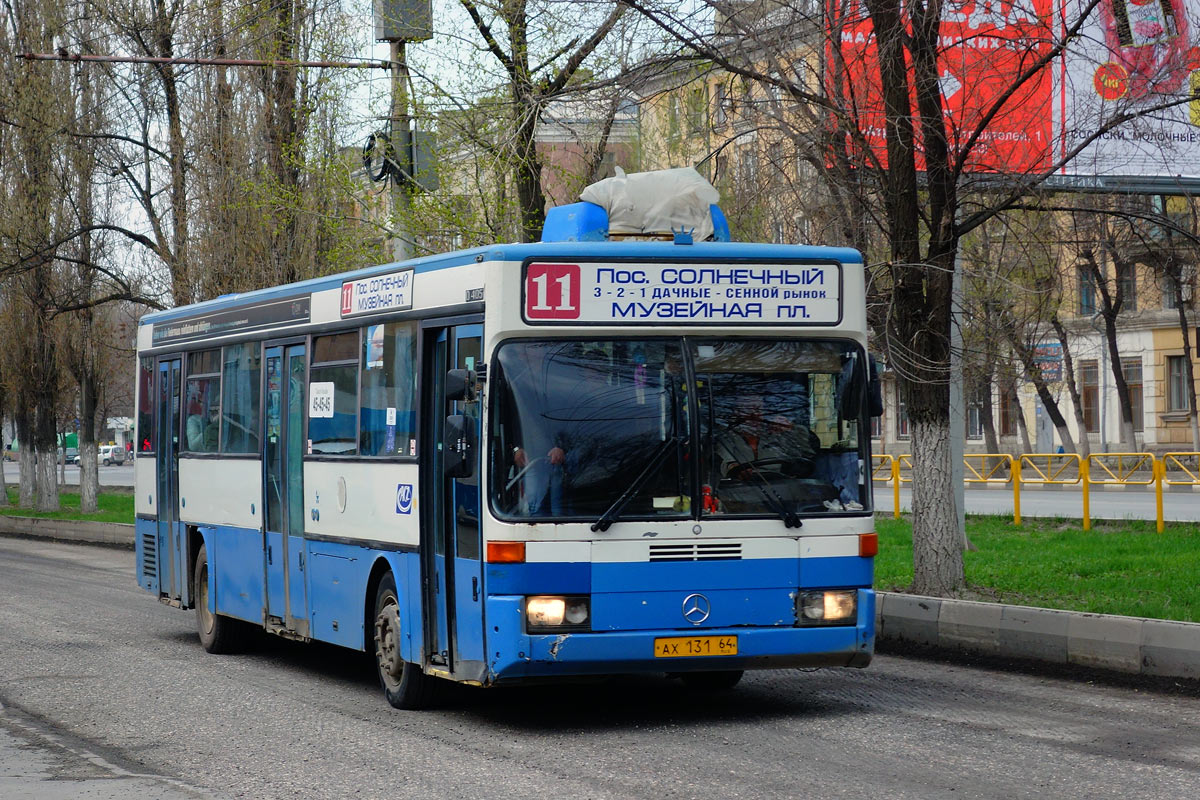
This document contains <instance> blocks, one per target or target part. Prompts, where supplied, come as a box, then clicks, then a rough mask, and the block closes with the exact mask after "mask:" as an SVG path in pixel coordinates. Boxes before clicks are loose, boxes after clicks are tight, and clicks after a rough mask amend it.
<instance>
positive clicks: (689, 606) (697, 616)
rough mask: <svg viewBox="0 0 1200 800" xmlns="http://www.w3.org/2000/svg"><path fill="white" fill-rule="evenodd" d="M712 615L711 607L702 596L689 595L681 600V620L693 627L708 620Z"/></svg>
mask: <svg viewBox="0 0 1200 800" xmlns="http://www.w3.org/2000/svg"><path fill="white" fill-rule="evenodd" d="M711 613H712V605H711V604H709V602H708V598H707V597H705V596H704V595H702V594H689V595H688V596H687V597H685V598H683V618H684V619H686V620H687V621H688V622H690V623H692V624H693V625H699V624H700V623H701V622H704V620H706V619H708V615H709V614H711Z"/></svg>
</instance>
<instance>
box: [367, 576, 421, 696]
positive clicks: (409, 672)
mask: <svg viewBox="0 0 1200 800" xmlns="http://www.w3.org/2000/svg"><path fill="white" fill-rule="evenodd" d="M400 642H401V638H400V601H399V600H398V599H397V595H396V579H395V578H394V577H392V573H390V572H388V573H386V574H385V575H384V576H383V578H382V579H380V581H379V588H378V589H377V590H376V592H375V666H376V669H377V671H378V672H379V685H380V686H382V687H383V695H384V697H386V698H387V701H388V703H390V704H391V705H392V707H393V708H401V709H418V708H425V707H427V706H429V705H430V703H431V702H432V700H433V685H432V684H433V680H434V679H433V678H431V677H430V676H428V675H426V674H425V673H424V672H422V671H421V667H420V666H419V665H417V664H413V663H410V662H408V661H405V660H404V658H403V656H402V655H401V653H400Z"/></svg>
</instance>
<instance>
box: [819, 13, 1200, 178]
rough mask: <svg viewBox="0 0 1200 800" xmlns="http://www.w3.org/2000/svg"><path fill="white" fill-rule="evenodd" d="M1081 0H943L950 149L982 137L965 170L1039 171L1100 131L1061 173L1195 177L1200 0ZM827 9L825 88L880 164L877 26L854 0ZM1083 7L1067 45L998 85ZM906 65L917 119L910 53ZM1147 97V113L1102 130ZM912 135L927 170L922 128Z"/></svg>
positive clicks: (1051, 42)
mask: <svg viewBox="0 0 1200 800" xmlns="http://www.w3.org/2000/svg"><path fill="white" fill-rule="evenodd" d="M1088 6H1089V4H1088V2H1087V0H947V2H946V4H945V6H944V9H943V12H942V20H941V25H940V29H939V33H938V37H939V38H938V88H939V90H940V95H941V103H942V108H943V114H944V116H945V122H946V130H947V136H948V138H949V145H950V148H951V150H952V151H961V150H962V148H963V147H964V146H965V145H966V144H967V142H968V141H969V139H970V137H972V136H977V139H976V142H975V144H974V145H973V148H972V151H971V156H970V158H969V160H968V162H967V164H966V165H965V169H966V171H969V172H983V173H989V172H990V173H1017V174H1019V173H1027V172H1032V171H1041V170H1047V169H1049V168H1050V167H1051V166H1052V165H1053V164H1055V163H1056V162H1057V161H1059V160H1061V159H1064V158H1066V157H1068V156H1069V155H1070V154H1071V152H1072V148H1073V147H1075V146H1077V145H1079V144H1081V143H1082V142H1083V141H1085V140H1087V139H1090V138H1096V141H1095V142H1094V143H1093V144H1091V145H1089V146H1088V147H1086V148H1085V149H1084V150H1083V151H1082V152H1081V153H1080V154H1079V156H1080V157H1079V158H1077V159H1076V160H1075V161H1074V162H1073V163H1071V164H1069V165H1068V166H1066V167H1065V168H1063V169H1061V170H1059V171H1060V172H1061V173H1063V174H1082V175H1130V176H1133V175H1141V176H1171V177H1172V178H1179V177H1187V176H1200V127H1197V126H1198V125H1200V111H1198V110H1197V109H1193V108H1191V107H1190V105H1195V103H1192V104H1190V105H1189V103H1187V102H1186V100H1187V93H1188V92H1189V91H1190V90H1191V89H1192V88H1193V86H1194V87H1195V88H1200V79H1198V77H1197V76H1198V75H1200V73H1197V72H1193V70H1194V69H1195V68H1196V67H1197V65H1198V64H1200V60H1198V59H1197V58H1196V53H1197V50H1196V48H1195V47H1194V46H1193V42H1192V36H1193V35H1194V32H1195V31H1196V30H1197V27H1198V26H1197V25H1196V24H1195V22H1194V17H1195V15H1196V12H1197V10H1198V9H1200V0H1101V2H1100V4H1099V6H1098V7H1093V8H1089V7H1088ZM903 8H904V4H903V3H902V4H901V9H903ZM826 11H827V13H826V26H827V40H826V65H827V67H826V78H825V80H826V91H827V92H828V93H829V94H830V96H832V97H835V98H836V102H837V105H838V106H839V107H842V108H846V109H848V111H849V112H850V116H851V118H852V120H853V123H854V124H856V126H857V128H858V130H859V131H861V132H862V133H863V134H864V140H865V141H864V144H865V146H866V148H868V149H869V150H870V151H871V152H873V153H874V154H876V156H877V157H878V158H879V159H880V160H881V161H882V162H883V163H886V146H885V137H884V113H883V102H882V97H881V94H880V89H879V85H880V78H879V56H878V50H877V48H876V42H875V30H874V26H873V24H872V22H871V19H870V16H869V15H868V14H867V11H866V8H865V5H864V3H863V0H827V6H826ZM1085 12H1088V17H1089V18H1088V19H1087V20H1086V21H1085V24H1084V25H1083V26H1082V28H1081V29H1080V35H1079V36H1077V37H1076V38H1074V39H1073V40H1072V44H1071V46H1070V47H1069V48H1067V49H1066V50H1065V51H1064V52H1063V53H1062V54H1061V55H1057V56H1055V57H1054V58H1053V59H1052V60H1050V61H1049V63H1048V64H1047V66H1046V68H1044V69H1042V70H1040V71H1039V72H1038V73H1037V74H1036V75H1035V76H1034V77H1033V78H1032V79H1029V80H1027V81H1026V82H1025V83H1023V84H1022V85H1021V86H1020V87H1019V88H1018V89H1016V90H1015V91H1013V92H1012V94H1011V95H1009V96H1006V95H1005V93H1006V92H1008V91H1010V90H1011V89H1012V87H1013V85H1014V82H1015V79H1016V78H1017V76H1020V75H1024V74H1026V73H1027V72H1028V71H1029V70H1030V68H1031V67H1033V66H1034V65H1035V64H1037V63H1038V62H1039V59H1045V58H1046V57H1047V55H1048V54H1050V53H1051V52H1053V49H1054V47H1055V46H1056V44H1057V43H1058V42H1059V41H1061V39H1062V37H1063V36H1064V35H1065V32H1066V31H1067V30H1068V29H1070V28H1071V27H1072V26H1074V24H1075V23H1076V22H1077V21H1078V20H1079V18H1080V15H1081V14H1083V13H1085ZM906 57H907V54H906ZM1189 75H1190V78H1191V80H1190V81H1189V80H1188V78H1189ZM908 76H909V82H910V103H912V107H913V119H914V121H916V120H918V119H919V115H918V114H917V110H916V98H915V88H914V87H912V86H911V82H912V79H913V72H912V68H911V63H910V64H909V70H908ZM1172 102H1176V103H1177V104H1176V105H1171V104H1172ZM1143 109H1144V110H1145V111H1147V112H1152V113H1147V114H1146V115H1145V116H1143V117H1141V118H1140V119H1137V120H1134V121H1133V122H1130V123H1123V124H1122V125H1121V126H1119V127H1118V128H1116V129H1114V130H1112V131H1104V130H1103V129H1104V127H1105V126H1106V125H1109V124H1111V122H1112V121H1113V120H1115V119H1117V118H1118V117H1120V116H1122V115H1125V116H1127V115H1129V114H1130V113H1133V114H1138V113H1140V111H1141V110H1143ZM989 114H991V115H993V116H990V117H989V116H988V115H989ZM915 133H916V136H917V148H918V165H917V166H918V168H919V169H923V168H924V164H923V162H922V161H921V150H922V147H921V141H920V136H921V131H920V130H919V128H918V129H917V130H916V132H915ZM860 155H861V153H860Z"/></svg>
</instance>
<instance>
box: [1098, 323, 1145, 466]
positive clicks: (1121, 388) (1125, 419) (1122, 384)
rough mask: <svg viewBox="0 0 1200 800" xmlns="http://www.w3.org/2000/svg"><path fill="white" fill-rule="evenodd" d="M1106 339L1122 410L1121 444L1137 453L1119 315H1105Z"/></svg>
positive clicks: (1118, 401)
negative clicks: (1122, 352)
mask: <svg viewBox="0 0 1200 800" xmlns="http://www.w3.org/2000/svg"><path fill="white" fill-rule="evenodd" d="M1101 316H1103V318H1104V339H1105V342H1106V343H1107V346H1108V363H1109V367H1110V368H1111V370H1112V375H1113V386H1114V388H1115V389H1116V390H1117V404H1118V405H1119V406H1120V409H1121V442H1122V444H1124V446H1125V447H1126V448H1128V452H1131V453H1132V452H1137V449H1138V446H1137V438H1136V437H1135V435H1134V432H1133V404H1132V403H1131V402H1130V401H1129V384H1128V383H1126V381H1125V370H1124V369H1123V368H1122V366H1121V351H1120V349H1119V348H1118V346H1117V315H1116V314H1115V313H1114V314H1103V315H1101Z"/></svg>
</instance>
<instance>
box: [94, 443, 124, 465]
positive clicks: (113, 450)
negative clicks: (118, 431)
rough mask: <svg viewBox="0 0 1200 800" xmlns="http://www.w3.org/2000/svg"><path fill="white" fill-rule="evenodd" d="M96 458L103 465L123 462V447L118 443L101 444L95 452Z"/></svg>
mask: <svg viewBox="0 0 1200 800" xmlns="http://www.w3.org/2000/svg"><path fill="white" fill-rule="evenodd" d="M96 460H97V461H99V462H100V463H101V464H103V465H104V466H106V467H107V466H109V465H110V464H124V463H125V448H124V447H121V445H119V444H102V445H100V449H99V451H98V452H97V453H96Z"/></svg>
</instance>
